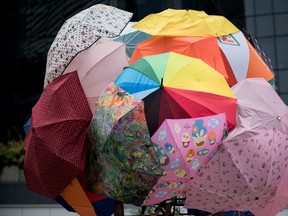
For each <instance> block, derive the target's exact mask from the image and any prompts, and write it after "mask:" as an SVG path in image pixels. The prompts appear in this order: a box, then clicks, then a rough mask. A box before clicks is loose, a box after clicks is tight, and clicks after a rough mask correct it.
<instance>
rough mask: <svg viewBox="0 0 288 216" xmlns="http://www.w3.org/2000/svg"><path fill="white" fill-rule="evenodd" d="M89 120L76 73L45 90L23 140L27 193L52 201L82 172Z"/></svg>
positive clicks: (57, 80) (89, 113)
mask: <svg viewBox="0 0 288 216" xmlns="http://www.w3.org/2000/svg"><path fill="white" fill-rule="evenodd" d="M91 119H92V113H91V111H90V109H89V105H88V102H87V100H86V97H85V94H84V92H83V89H82V87H81V84H80V81H79V78H78V75H77V73H76V72H74V73H69V74H66V75H63V76H61V77H59V78H57V79H55V80H54V81H53V82H51V84H49V85H47V86H46V88H45V89H44V91H43V93H42V94H41V97H40V99H39V100H38V102H37V103H36V105H35V106H34V107H33V109H32V116H31V125H30V128H29V131H28V134H27V136H26V137H25V147H26V153H25V162H24V174H25V178H26V182H27V186H28V188H29V189H30V190H32V191H35V192H38V193H40V194H42V195H45V196H47V197H50V198H52V199H55V198H56V197H57V196H58V195H59V194H60V193H61V191H63V190H64V188H65V187H66V186H67V185H68V184H69V183H70V182H71V181H72V180H73V179H74V178H75V177H76V176H77V175H78V174H79V173H80V172H83V171H84V170H85V168H86V161H87V160H86V156H87V150H88V145H87V144H88V143H87V140H86V131H87V129H88V127H89V124H90V121H91Z"/></svg>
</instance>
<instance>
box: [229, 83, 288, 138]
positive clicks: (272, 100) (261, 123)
mask: <svg viewBox="0 0 288 216" xmlns="http://www.w3.org/2000/svg"><path fill="white" fill-rule="evenodd" d="M232 91H233V92H234V94H235V95H236V97H237V100H238V109H237V115H236V124H237V127H236V128H235V129H234V130H232V131H230V133H229V135H228V137H227V138H226V140H233V139H236V138H237V137H238V136H242V135H245V136H246V137H251V136H253V135H255V134H259V133H262V132H264V131H267V130H270V129H272V128H275V129H276V130H277V131H280V132H282V133H284V134H288V107H287V105H286V104H285V103H284V102H283V100H282V99H281V98H280V97H279V95H278V94H277V92H276V91H275V90H274V88H273V87H272V86H271V85H270V84H269V83H268V82H267V81H266V80H265V79H263V78H250V79H245V80H242V81H240V82H239V83H238V84H236V85H235V86H233V87H232Z"/></svg>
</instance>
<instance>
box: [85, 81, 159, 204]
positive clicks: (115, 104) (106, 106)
mask: <svg viewBox="0 0 288 216" xmlns="http://www.w3.org/2000/svg"><path fill="white" fill-rule="evenodd" d="M88 137H89V139H90V140H91V142H92V147H91V150H90V152H89V162H88V168H87V181H88V184H89V186H90V188H91V190H92V191H94V192H96V193H97V194H100V195H103V196H106V197H111V198H114V199H116V200H119V201H122V202H123V203H130V204H134V205H138V206H140V205H141V204H142V202H143V201H144V199H145V197H146V196H147V194H148V193H149V191H150V190H151V189H152V187H153V185H154V184H155V183H156V182H157V180H158V179H159V177H160V176H161V175H162V172H163V170H162V169H161V168H160V166H159V164H158V163H157V161H156V156H155V152H154V150H153V148H152V143H151V139H150V135H149V131H148V127H147V124H146V119H145V112H144V103H143V101H141V100H139V99H136V98H135V97H134V96H132V95H130V94H128V93H127V92H125V91H124V90H123V89H121V88H120V87H118V86H117V85H115V84H114V83H111V84H110V85H109V86H108V87H107V88H106V89H105V91H104V92H103V93H102V95H101V96H100V97H99V100H98V101H97V103H96V110H95V113H94V116H93V119H92V121H91V124H90V126H89V129H88Z"/></svg>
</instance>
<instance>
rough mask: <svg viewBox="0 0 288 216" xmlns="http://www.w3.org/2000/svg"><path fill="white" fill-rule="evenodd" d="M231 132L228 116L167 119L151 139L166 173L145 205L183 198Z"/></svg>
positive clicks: (222, 114)
mask: <svg viewBox="0 0 288 216" xmlns="http://www.w3.org/2000/svg"><path fill="white" fill-rule="evenodd" d="M227 131H228V130H227V122H226V115H225V113H221V114H218V115H211V116H206V117H201V118H186V119H166V120H165V121H164V122H163V123H162V124H161V126H160V127H159V129H158V130H157V131H156V132H155V133H154V135H153V136H152V137H151V139H152V142H153V147H154V150H155V153H156V157H157V160H158V162H159V164H160V165H161V168H162V169H163V170H164V171H165V172H164V173H165V174H164V176H162V177H161V178H160V179H159V180H158V182H157V184H156V185H155V186H154V187H153V188H152V190H151V191H150V193H149V194H148V196H147V197H146V199H145V201H144V202H143V205H151V204H156V203H160V202H162V201H164V200H166V199H170V198H172V197H175V196H178V195H181V194H182V193H183V191H182V190H183V188H185V184H186V183H187V182H188V181H189V180H190V179H191V178H193V176H195V174H197V172H198V169H199V168H200V167H201V166H202V165H203V164H205V163H206V162H207V161H209V159H210V158H211V157H212V156H213V154H214V153H215V151H216V149H217V147H218V145H219V144H220V142H221V140H222V138H223V136H225V135H226V133H227Z"/></svg>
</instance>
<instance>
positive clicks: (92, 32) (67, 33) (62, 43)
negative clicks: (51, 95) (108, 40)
mask: <svg viewBox="0 0 288 216" xmlns="http://www.w3.org/2000/svg"><path fill="white" fill-rule="evenodd" d="M131 17H132V13H130V12H127V11H123V10H121V9H118V8H115V7H113V6H109V5H104V4H96V5H93V6H91V7H89V8H87V9H85V10H83V11H81V12H79V13H77V14H76V15H74V16H72V17H71V18H69V19H67V20H66V21H65V22H64V24H63V25H62V27H61V29H60V30H59V32H58V33H57V35H56V38H55V40H54V41H53V43H52V44H51V47H50V49H49V51H48V55H47V64H46V74H45V80H44V86H46V85H47V84H48V83H50V82H51V81H52V80H54V79H55V78H57V77H59V76H60V75H62V74H63V71H64V70H65V68H66V67H67V65H68V64H69V63H70V61H71V60H72V59H73V58H74V57H75V56H76V55H77V54H78V53H79V52H81V51H82V50H85V49H87V48H88V47H90V46H91V45H92V44H93V43H94V42H95V41H96V40H97V39H99V38H100V37H115V36H117V35H119V34H120V33H121V31H122V30H123V29H124V28H125V26H126V25H127V23H128V22H129V20H130V19H131Z"/></svg>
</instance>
